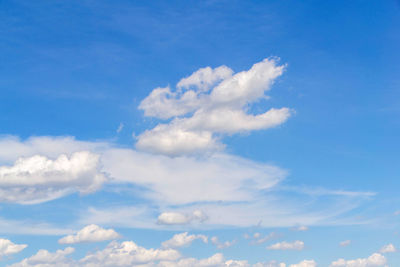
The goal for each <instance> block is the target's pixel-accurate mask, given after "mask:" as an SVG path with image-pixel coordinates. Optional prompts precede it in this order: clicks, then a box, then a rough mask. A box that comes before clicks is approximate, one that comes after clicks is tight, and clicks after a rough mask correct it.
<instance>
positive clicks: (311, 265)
mask: <svg viewBox="0 0 400 267" xmlns="http://www.w3.org/2000/svg"><path fill="white" fill-rule="evenodd" d="M316 266H317V263H316V262H315V261H314V260H304V261H302V262H299V263H297V264H291V265H290V266H289V267H316Z"/></svg>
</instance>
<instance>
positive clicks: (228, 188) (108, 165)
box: [102, 149, 287, 215]
mask: <svg viewBox="0 0 400 267" xmlns="http://www.w3.org/2000/svg"><path fill="white" fill-rule="evenodd" d="M102 163H103V165H104V171H105V172H107V173H109V174H110V176H111V177H112V178H114V180H113V181H114V182H119V183H122V182H126V183H133V184H136V185H140V186H144V187H146V188H149V189H151V190H149V191H145V192H143V195H142V197H144V198H149V199H152V200H153V201H157V202H160V203H164V204H174V205H176V204H189V203H195V202H213V201H250V200H254V198H255V196H256V195H257V192H259V191H261V190H267V189H269V188H272V187H273V186H275V185H276V184H277V183H278V182H280V181H281V180H283V179H284V178H285V176H286V174H287V172H286V171H285V170H283V169H281V168H279V167H277V166H273V165H270V164H265V163H257V162H254V161H250V160H247V159H245V158H242V157H236V156H233V155H229V154H214V155H211V156H209V157H205V158H194V157H177V158H170V157H165V156H161V155H152V154H146V153H141V152H138V151H134V150H131V149H110V150H107V151H105V152H104V153H103V155H102ZM149 166H151V167H149ZM211 185H212V186H211ZM206 214H207V213H206ZM207 215H208V214H207Z"/></svg>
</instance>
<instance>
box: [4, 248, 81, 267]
mask: <svg viewBox="0 0 400 267" xmlns="http://www.w3.org/2000/svg"><path fill="white" fill-rule="evenodd" d="M74 251H75V249H74V248H71V247H67V248H65V249H64V250H57V251H56V252H54V253H51V252H49V251H48V250H45V249H41V250H39V251H38V252H37V253H36V254H35V255H33V256H31V257H29V258H26V259H24V260H22V261H21V262H18V263H15V264H12V265H10V266H9V267H73V266H76V265H75V263H74V262H73V260H72V259H69V258H67V257H66V256H67V255H69V254H71V253H73V252H74Z"/></svg>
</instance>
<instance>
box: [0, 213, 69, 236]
mask: <svg viewBox="0 0 400 267" xmlns="http://www.w3.org/2000/svg"><path fill="white" fill-rule="evenodd" d="M72 232H73V231H72V230H71V229H68V228H62V227H57V226H55V225H52V224H49V223H43V222H33V221H31V220H29V219H25V220H10V219H4V218H1V217H0V233H2V234H21V235H22V234H24V235H65V234H69V233H72Z"/></svg>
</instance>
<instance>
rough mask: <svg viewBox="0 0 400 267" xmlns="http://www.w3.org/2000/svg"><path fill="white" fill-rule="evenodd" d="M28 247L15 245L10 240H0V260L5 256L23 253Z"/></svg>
mask: <svg viewBox="0 0 400 267" xmlns="http://www.w3.org/2000/svg"><path fill="white" fill-rule="evenodd" d="M27 246H28V245H25V244H14V243H13V242H11V241H10V240H8V239H4V238H0V259H1V258H2V257H4V256H8V255H11V254H15V253H18V252H21V251H22V250H24V249H25V248H26V247H27Z"/></svg>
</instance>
